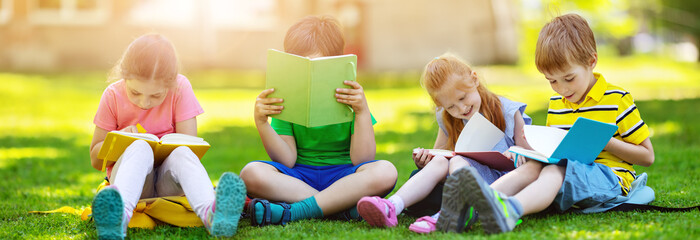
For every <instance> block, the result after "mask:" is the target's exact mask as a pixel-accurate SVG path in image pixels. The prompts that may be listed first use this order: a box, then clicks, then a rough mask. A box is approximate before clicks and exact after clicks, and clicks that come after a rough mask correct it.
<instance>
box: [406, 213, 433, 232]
mask: <svg viewBox="0 0 700 240" xmlns="http://www.w3.org/2000/svg"><path fill="white" fill-rule="evenodd" d="M421 223H422V224H421ZM435 223H437V220H435V219H434V218H432V217H431V216H423V217H421V218H419V219H416V221H415V222H414V223H412V224H411V225H410V226H408V230H411V231H413V232H415V233H431V232H435Z"/></svg>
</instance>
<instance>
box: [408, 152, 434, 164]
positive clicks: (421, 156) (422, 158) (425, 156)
mask: <svg viewBox="0 0 700 240" xmlns="http://www.w3.org/2000/svg"><path fill="white" fill-rule="evenodd" d="M432 159H433V155H430V153H429V152H428V149H421V150H420V151H418V153H416V154H413V162H415V163H416V167H418V168H423V167H425V165H428V163H429V162H430V160H432Z"/></svg>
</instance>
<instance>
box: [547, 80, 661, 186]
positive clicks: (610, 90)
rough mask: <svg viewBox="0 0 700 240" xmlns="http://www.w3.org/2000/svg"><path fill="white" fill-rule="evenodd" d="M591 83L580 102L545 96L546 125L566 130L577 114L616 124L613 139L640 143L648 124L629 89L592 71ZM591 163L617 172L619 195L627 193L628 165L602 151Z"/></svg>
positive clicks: (630, 171) (630, 170) (630, 178)
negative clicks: (546, 101)
mask: <svg viewBox="0 0 700 240" xmlns="http://www.w3.org/2000/svg"><path fill="white" fill-rule="evenodd" d="M593 75H594V77H595V78H596V79H597V81H596V83H595V85H593V87H592V88H591V90H590V91H589V92H588V94H586V97H585V99H584V100H583V102H582V103H581V104H576V103H572V102H570V101H568V100H566V98H563V97H562V96H561V95H554V96H553V97H551V98H550V99H549V110H548V111H547V126H551V127H557V128H561V129H564V130H569V128H571V125H573V124H574V122H575V121H576V119H577V118H578V117H585V118H589V119H593V120H596V121H601V122H606V123H613V124H616V125H617V127H618V129H617V132H616V133H615V135H614V136H613V137H614V138H617V139H619V140H622V141H625V142H629V143H633V144H640V143H641V142H642V141H644V140H645V139H647V138H648V137H649V127H648V126H647V125H646V124H645V123H644V121H643V120H642V117H641V116H640V114H639V111H638V110H637V106H636V105H635V104H634V99H632V96H631V95H630V93H629V92H627V91H625V90H624V89H622V88H621V87H618V86H615V85H612V84H608V83H607V82H606V81H605V78H603V75H601V74H600V73H594V74H593ZM595 162H597V163H600V164H603V165H605V166H608V167H610V168H611V169H612V170H613V172H615V174H616V175H617V177H618V179H619V181H620V185H621V186H622V191H623V194H625V195H626V194H627V193H628V192H629V188H630V185H631V184H632V181H634V179H635V177H636V175H635V171H634V168H633V167H632V164H630V163H628V162H625V161H623V160H622V159H620V158H618V157H617V156H615V155H613V154H611V153H608V152H607V151H603V152H601V153H600V155H598V157H597V158H596V160H595Z"/></svg>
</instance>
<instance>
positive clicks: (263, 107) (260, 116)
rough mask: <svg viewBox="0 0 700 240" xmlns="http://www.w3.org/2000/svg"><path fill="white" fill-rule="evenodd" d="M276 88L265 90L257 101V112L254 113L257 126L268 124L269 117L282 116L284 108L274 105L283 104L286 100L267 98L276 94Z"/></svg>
mask: <svg viewBox="0 0 700 240" xmlns="http://www.w3.org/2000/svg"><path fill="white" fill-rule="evenodd" d="M274 91H275V89H274V88H270V89H265V90H263V91H262V92H261V93H260V95H258V98H257V99H255V110H254V111H253V117H254V118H255V125H260V124H264V123H267V117H268V116H269V115H272V114H280V113H281V112H282V109H283V108H284V106H279V105H272V104H273V103H281V102H283V101H284V100H283V99H281V98H267V95H270V93H272V92H274Z"/></svg>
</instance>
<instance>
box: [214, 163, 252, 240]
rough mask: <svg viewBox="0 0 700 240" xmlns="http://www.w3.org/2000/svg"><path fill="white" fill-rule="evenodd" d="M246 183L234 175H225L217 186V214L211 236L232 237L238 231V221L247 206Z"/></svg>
mask: <svg viewBox="0 0 700 240" xmlns="http://www.w3.org/2000/svg"><path fill="white" fill-rule="evenodd" d="M245 195H246V188H245V183H243V180H241V178H240V177H238V175H236V174H234V173H230V172H227V173H224V174H223V175H221V178H219V185H218V186H216V212H215V213H214V216H215V217H214V220H213V222H212V224H211V235H213V236H217V237H218V236H224V237H231V236H233V235H235V234H236V231H237V230H238V221H239V220H240V218H241V213H242V212H243V206H244V205H245Z"/></svg>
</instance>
